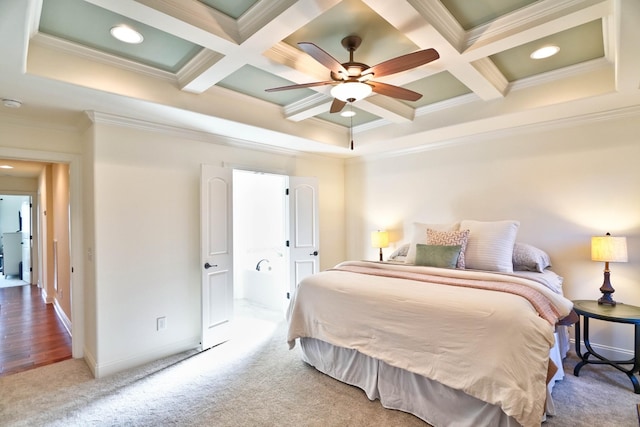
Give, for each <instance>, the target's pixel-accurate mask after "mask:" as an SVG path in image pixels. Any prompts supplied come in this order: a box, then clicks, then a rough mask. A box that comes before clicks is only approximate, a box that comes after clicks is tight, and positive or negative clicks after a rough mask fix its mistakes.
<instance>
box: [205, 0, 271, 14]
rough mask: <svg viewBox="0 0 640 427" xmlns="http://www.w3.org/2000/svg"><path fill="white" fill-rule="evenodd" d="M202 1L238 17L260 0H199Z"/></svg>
mask: <svg viewBox="0 0 640 427" xmlns="http://www.w3.org/2000/svg"><path fill="white" fill-rule="evenodd" d="M199 1H200V2H201V3H204V4H206V5H207V6H209V7H211V8H213V9H216V10H217V11H219V12H222V13H224V14H225V15H227V16H229V17H231V18H233V19H238V18H240V17H241V16H242V15H243V14H244V13H245V12H246V11H247V10H249V9H250V8H251V6H253V5H254V4H256V3H258V0H199Z"/></svg>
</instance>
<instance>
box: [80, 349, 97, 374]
mask: <svg viewBox="0 0 640 427" xmlns="http://www.w3.org/2000/svg"><path fill="white" fill-rule="evenodd" d="M83 353H84V361H85V363H86V364H87V366H88V367H89V370H90V371H91V374H92V375H93V377H94V378H98V376H97V375H96V369H97V368H96V366H97V364H96V358H95V357H94V355H93V353H91V352H90V351H89V350H88V349H87V347H84V349H83Z"/></svg>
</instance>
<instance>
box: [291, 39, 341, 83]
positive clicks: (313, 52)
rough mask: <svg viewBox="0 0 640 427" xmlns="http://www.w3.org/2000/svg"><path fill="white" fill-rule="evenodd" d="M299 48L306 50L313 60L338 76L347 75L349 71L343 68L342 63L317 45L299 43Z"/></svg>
mask: <svg viewBox="0 0 640 427" xmlns="http://www.w3.org/2000/svg"><path fill="white" fill-rule="evenodd" d="M298 46H300V49H302V50H304V51H305V52H306V53H307V54H309V55H310V56H311V57H312V58H313V59H315V60H316V61H318V62H319V63H321V64H322V65H324V66H325V67H327V68H328V69H330V70H331V71H332V72H334V73H335V74H336V75H337V74H339V73H344V75H345V76H346V75H347V70H346V69H345V68H344V67H343V66H342V64H341V63H339V62H338V60H337V59H335V58H334V57H333V56H331V55H329V54H328V53H327V52H325V51H324V50H322V49H321V48H319V47H318V46H316V45H315V44H313V43H309V42H300V43H298Z"/></svg>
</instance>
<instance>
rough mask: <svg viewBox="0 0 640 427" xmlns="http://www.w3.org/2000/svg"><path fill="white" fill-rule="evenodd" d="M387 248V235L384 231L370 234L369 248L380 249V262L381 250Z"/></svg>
mask: <svg viewBox="0 0 640 427" xmlns="http://www.w3.org/2000/svg"><path fill="white" fill-rule="evenodd" d="M388 246H389V233H387V232H386V231H380V230H378V231H373V232H371V247H373V248H379V249H380V261H382V248H386V247H388Z"/></svg>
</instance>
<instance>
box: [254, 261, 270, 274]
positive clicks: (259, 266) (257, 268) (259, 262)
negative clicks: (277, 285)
mask: <svg viewBox="0 0 640 427" xmlns="http://www.w3.org/2000/svg"><path fill="white" fill-rule="evenodd" d="M263 262H266V263H267V264H269V260H268V259H266V258H263V259H261V260H260V261H258V264H256V270H257V271H261V268H262V266H261V264H262V263H263ZM269 270H271V267H269Z"/></svg>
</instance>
